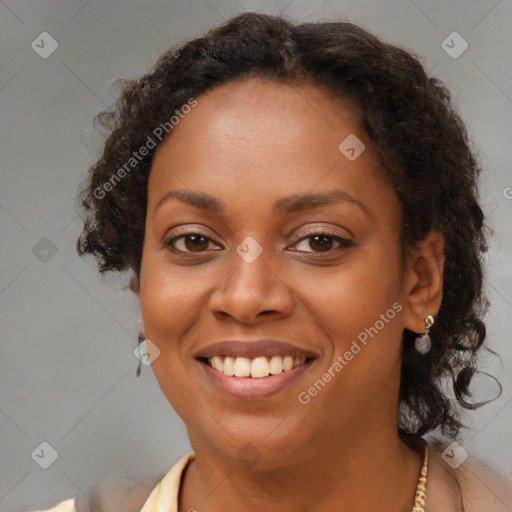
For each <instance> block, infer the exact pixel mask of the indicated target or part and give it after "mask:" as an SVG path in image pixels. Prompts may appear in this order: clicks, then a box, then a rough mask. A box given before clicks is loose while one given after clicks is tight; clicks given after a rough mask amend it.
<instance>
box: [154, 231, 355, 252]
mask: <svg viewBox="0 0 512 512" xmlns="http://www.w3.org/2000/svg"><path fill="white" fill-rule="evenodd" d="M191 235H200V236H202V237H204V238H205V239H206V240H209V241H211V242H213V240H212V239H211V238H210V237H209V236H208V234H207V233H205V232H204V231H201V230H200V229H197V230H195V231H186V232H183V233H181V234H179V235H176V236H173V237H172V238H169V239H168V240H166V241H165V242H164V243H163V245H164V246H165V247H168V248H170V249H172V250H174V251H177V252H179V253H180V254H186V255H190V256H194V255H199V254H201V253H204V252H205V251H200V252H191V251H182V250H180V249H176V248H175V247H173V246H172V245H173V243H174V242H176V241H177V240H179V239H181V238H185V237H187V236H191ZM314 236H324V237H325V238H332V239H333V240H335V241H336V242H338V243H339V244H340V246H339V247H337V248H334V249H329V250H328V251H326V252H323V253H322V252H314V251H296V252H305V253H307V254H314V255H315V256H318V257H320V258H321V257H326V256H331V255H332V253H333V252H335V251H336V250H338V249H342V248H348V247H353V246H354V245H355V244H354V242H352V241H351V240H348V239H346V238H343V237H341V236H339V235H336V234H335V233H333V232H331V231H329V230H328V229H324V230H314V229H311V230H309V231H307V232H306V233H302V234H301V235H300V236H296V237H295V240H294V242H293V243H294V244H297V243H298V242H301V241H303V240H306V239H308V238H313V237H314Z"/></svg>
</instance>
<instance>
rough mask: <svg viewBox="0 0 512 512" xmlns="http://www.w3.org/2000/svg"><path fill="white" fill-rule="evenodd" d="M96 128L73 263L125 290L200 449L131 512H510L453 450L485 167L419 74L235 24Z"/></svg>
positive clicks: (354, 45) (305, 30) (505, 495)
mask: <svg viewBox="0 0 512 512" xmlns="http://www.w3.org/2000/svg"><path fill="white" fill-rule="evenodd" d="M99 120H100V121H101V122H102V123H103V126H105V127H107V128H108V129H109V130H110V135H109V138H108V139H107V141H106V143H105V147H104V151H103V155H102V156H101V158H100V159H99V160H98V161H97V162H96V163H95V164H94V165H93V166H92V167H91V169H90V175H89V180H88V181H87V182H86V184H85V185H84V188H83V189H82V193H81V199H82V204H83V206H84V208H85V219H84V230H83V232H82V234H81V237H80V239H79V240H78V251H79V253H80V254H81V255H83V254H86V253H90V254H93V255H95V256H96V257H97V259H98V263H99V268H100V270H101V272H107V271H114V270H116V271H123V270H130V271H131V272H132V274H133V280H132V285H131V288H132V290H133V291H134V292H135V293H136V294H137V295H138V297H139V299H140V306H141V314H142V321H143V326H144V334H143V335H142V336H141V340H143V339H145V345H146V347H147V351H148V356H149V359H150V360H151V365H152V369H153V372H154V374H155V376H156V379H157V381H158V383H159V385H160V387H161V389H162V391H163V393H164V395H165V396H166V397H167V399H168V401H169V403H170V404H171V405H172V407H173V408H174V409H175V411H176V412H177V413H178V414H179V415H180V417H181V418H182V419H183V421H184V422H185V424H186V426H187V431H188V435H189V438H190V442H191V445H192V447H193V450H194V451H193V453H192V454H189V455H187V456H186V457H184V458H183V459H181V460H180V461H178V462H177V463H176V464H175V465H174V466H173V467H172V468H171V470H170V471H169V473H168V474H167V475H166V476H165V477H164V478H163V479H162V480H161V481H160V482H158V483H157V485H156V487H154V488H153V489H152V491H151V493H150V495H146V496H145V498H144V501H141V502H142V503H144V506H143V507H142V511H141V512H149V511H153V510H165V511H180V512H183V511H194V510H197V511H199V512H203V511H221V510H222V511H224V510H227V511H231V510H246V511H256V510H257V511H261V510H265V511H270V512H272V511H274V510H276V511H277V510H279V511H290V512H291V511H299V510H307V511H308V512H316V511H319V510H343V511H351V512H354V511H355V512H357V511H368V510H378V511H404V512H405V511H411V510H412V511H426V512H441V511H461V510H465V511H466V512H469V511H477V510H478V511H480V510H483V508H484V507H485V509H486V510H496V511H501V510H503V511H505V510H510V507H511V506H512V499H511V486H510V482H508V481H507V480H506V479H505V478H504V477H500V476H499V475H497V474H496V473H494V472H493V471H492V470H491V469H489V468H487V467H486V466H484V465H483V464H482V463H480V462H478V461H475V460H474V459H473V458H472V457H471V456H470V457H467V455H468V454H467V452H466V451H465V450H464V448H463V446H461V445H460V444H459V443H457V440H459V441H460V437H461V429H462V428H463V427H464V425H463V423H462V419H461V413H462V410H463V409H464V408H475V407H477V406H478V405H480V404H472V403H471V401H470V400H469V396H470V394H469V386H470V383H471V378H472V376H473V374H474V373H475V371H476V357H477V355H478V354H480V352H481V351H482V350H483V349H484V347H485V344H484V341H485V335H486V333H485V324H484V323H483V320H482V319H483V316H484V314H485V310H486V306H487V301H486V298H485V297H484V295H483V293H482V282H483V269H482V259H481V257H482V253H483V252H485V250H486V231H485V230H486V226H485V224H484V218H483V213H482V210H481V208H480V206H479V204H478V200H477V195H478V194H477V181H478V175H479V171H480V167H479V163H478V161H477V159H476V156H475V155H474V154H473V153H472V151H471V150H470V147H469V142H468V138H467V134H466V130H465V127H464V124H463V122H462V120H461V119H460V117H459V116H458V114H457V113H456V111H455V110H454V109H453V107H452V106H451V104H450V98H449V93H448V91H447V89H446V88H445V87H444V86H443V85H442V84H441V83H440V82H439V81H438V80H436V79H435V78H431V77H428V76H427V75H426V73H425V71H424V69H423V67H422V66H421V64H420V63H419V62H418V60H417V59H416V58H415V57H414V56H412V55H411V54H410V53H408V52H406V51H405V50H403V49H400V48H398V47H396V46H393V45H390V44H387V43H385V42H383V41H380V40H379V39H377V38H376V37H375V36H373V35H371V34H369V33H368V32H366V31H364V30H363V29H361V28H359V27H357V26H355V25H352V24H350V23H306V24H300V25H294V24H292V23H290V22H288V21H285V20H284V19H282V18H279V17H274V16H268V15H262V14H253V13H246V14H243V15H240V16H237V17H236V18H233V19H232V20H230V21H229V22H227V23H225V24H224V25H222V26H221V27H219V28H217V29H215V30H212V31H211V32H209V33H208V34H207V35H206V36H204V37H202V38H199V39H195V40H192V41H190V42H188V43H187V44H185V45H184V46H182V47H180V48H178V49H173V50H170V51H169V52H167V53H166V54H165V55H163V56H162V57H161V58H160V60H159V61H158V62H157V64H156V67H155V69H154V70H153V71H152V72H150V73H148V74H147V75H145V76H143V77H142V78H140V79H138V80H132V81H128V83H127V84H126V87H125V89H124V91H123V93H122V95H121V97H120V98H119V100H118V102H117V104H116V108H115V109H114V110H113V111H111V112H105V113H102V114H100V115H99ZM444 382H447V383H448V384H449V385H450V386H451V388H452V389H453V393H454V397H455V398H454V399H450V397H449V394H448V393H447V392H446V391H445V387H443V386H444V384H443V383H444ZM428 434H437V439H438V440H437V441H435V440H432V439H430V440H426V439H424V438H425V436H427V435H428ZM434 439H436V438H434ZM122 503H123V501H122V498H120V501H119V502H118V509H121V508H122V509H123V510H128V509H129V508H128V506H127V505H126V504H124V505H121V504H122ZM71 506H72V504H71ZM71 510H73V508H71ZM133 510H135V508H133ZM136 510H137V511H138V510H140V507H137V509H136Z"/></svg>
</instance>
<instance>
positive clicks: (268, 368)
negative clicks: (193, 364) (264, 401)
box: [197, 354, 316, 379]
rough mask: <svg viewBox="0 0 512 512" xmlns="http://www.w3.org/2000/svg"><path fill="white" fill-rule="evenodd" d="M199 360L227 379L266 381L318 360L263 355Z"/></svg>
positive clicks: (219, 356)
mask: <svg viewBox="0 0 512 512" xmlns="http://www.w3.org/2000/svg"><path fill="white" fill-rule="evenodd" d="M197 359H198V361H200V362H201V363H203V364H205V365H207V366H209V367H210V368H212V369H213V370H215V371H216V372H218V373H220V374H222V375H224V376H226V377H235V378H241V379H264V378H266V377H270V376H274V375H280V374H282V373H283V372H289V371H291V370H294V369H296V368H299V367H301V366H306V365H308V364H309V363H310V362H312V361H313V360H314V359H316V358H315V357H306V356H301V357H293V356H291V355H287V356H280V355H274V356H268V355H263V354H262V355H258V356H256V357H244V356H221V355H215V356H213V357H199V358H197Z"/></svg>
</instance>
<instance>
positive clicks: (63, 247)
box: [0, 0, 512, 512]
mask: <svg viewBox="0 0 512 512" xmlns="http://www.w3.org/2000/svg"><path fill="white" fill-rule="evenodd" d="M244 10H255V11H260V12H267V13H275V14H277V13H280V12H282V13H283V15H285V16H287V17H288V18H290V19H292V20H295V21H305V20H311V21H313V20H336V19H338V20H339V19H348V20H349V21H352V22H355V23H358V24H360V25H362V26H363V27H365V28H367V29H368V30H370V31H373V32H375V33H376V34H377V35H379V36H381V37H383V38H385V39H387V40H388V41H391V42H395V43H398V44H400V45H402V46H404V47H406V48H407V49H410V50H412V51H414V52H416V53H417V54H419V55H420V56H421V59H422V62H423V64H424V65H425V67H426V68H427V69H428V70H430V72H431V73H432V74H433V75H435V76H438V77H439V78H441V79H443V80H445V82H446V84H447V85H448V87H449V89H450V91H451V92H452V93H453V98H454V102H455V104H456V105H457V107H458V108H459V109H460V112H461V114H462V116H463V118H464V119H465V121H466V123H467V127H468V132H469V135H470V137H471V139H472V140H473V141H474V144H475V148H476V149H477V151H478V152H479V155H480V158H481V161H482V164H483V167H484V176H483V183H482V188H481V191H482V192H481V199H482V204H483V207H484V209H485V212H486V213H487V215H488V216H489V220H490V222H491V224H492V225H493V226H494V228H495V237H494V239H493V240H492V242H491V250H490V252H489V255H488V256H487V263H488V275H487V279H486V290H487V292H488V295H489V297H490V300H491V302H492V308H491V310H490V312H489V315H488V317H487V326H488V337H489V343H490V345H491V346H492V347H493V348H494V349H495V350H496V351H498V352H499V353H500V354H501V361H499V360H497V359H488V360H487V362H486V363H485V365H484V369H486V370H487V371H488V372H489V373H492V374H493V375H495V376H496V377H498V378H499V379H500V380H501V382H502V384H503V387H504V391H503V394H502V396H501V397H500V398H499V399H498V400H496V401H495V402H493V403H491V404H488V405H486V406H484V407H482V408H481V409H479V410H478V411H477V412H474V413H469V414H468V415H467V416H466V422H467V424H468V425H470V426H471V430H469V431H468V432H467V434H466V436H465V440H464V442H463V443H462V445H463V447H464V449H466V450H467V451H468V452H471V453H473V454H475V455H477V456H478V457H480V458H481V459H483V460H484V461H486V462H490V463H491V464H493V465H494V466H495V467H497V468H498V469H500V470H502V471H506V472H510V471H511V470H512V433H511V430H512V429H511V428H510V426H511V425H512V403H511V401H512V378H511V371H510V370H511V366H512V351H511V346H512V345H511V334H510V333H511V332H512V271H511V265H510V262H511V261H512V237H511V236H510V235H511V228H510V219H511V217H512V216H511V213H512V174H511V170H510V164H511V151H510V148H511V141H512V126H511V113H512V80H511V71H510V50H511V41H512V32H511V31H510V27H511V26H512V2H511V1H510V0H500V1H497V0H481V1H462V0H460V1H444V0H438V1H427V0H414V1H413V0H397V1H389V0H386V1H383V0H381V1H371V0H350V1H334V0H317V1H314V0H292V1H290V0H284V1H273V2H271V1H266V0H262V1H249V0H245V1H242V0H240V1H236V0H208V1H207V0H181V1H179V0H150V1H144V2H142V1H139V2H136V1H134V0H115V1H111V0H103V1H101V0H71V1H65V2H64V1H56V0H53V1H50V0H0V45H1V52H0V118H1V128H0V133H1V137H0V162H1V171H0V172H1V186H0V229H1V260H0V261H1V267H0V308H1V318H0V333H1V337H2V339H1V343H0V433H1V438H0V510H1V511H2V512H20V511H28V510H34V509H38V508H44V507H50V506H54V505H55V504H56V503H57V502H58V501H60V500H63V499H65V498H68V497H71V496H76V497H78V506H79V507H83V509H84V510H87V509H88V507H89V506H91V505H90V502H89V498H90V495H89V494H90V489H91V488H93V486H94V485H95V484H96V483H97V482H99V481H102V480H103V479H104V478H105V477H106V476H107V475H111V476H112V475H114V476H115V475H126V474H129V475H133V476H134V478H142V477H146V476H148V475H149V476H150V477H153V478H154V477H155V476H158V475H161V474H163V473H164V472H166V471H167V470H168V469H169V468H170V467H171V465H172V464H173V463H174V462H176V461H177V460H178V458H179V457H181V456H182V455H184V454H186V453H187V452H189V451H190V450H191V448H190V445H189V443H188V438H187V435H186V430H185V427H184V424H183V422H182V421H181V419H180V418H179V417H178V416H177V415H176V414H175V413H174V411H173V410H172V408H171V406H170V405H169V403H168V402H167V400H166V399H165V397H164V396H163V394H162V392H161V390H160V388H159V386H158V384H157V382H156V380H155V378H154V376H153V374H152V371H151V368H150V367H145V366H143V368H142V376H141V377H140V378H139V379H137V378H136V377H135V369H136V366H137V363H138V360H137V359H136V358H135V356H134V354H133V350H134V349H135V347H136V346H137V319H138V304H137V301H136V300H135V296H134V295H133V294H132V293H131V292H130V291H128V290H125V289H123V286H124V285H125V284H126V276H124V279H123V276H120V277H117V278H116V277H115V276H112V277H111V278H109V279H107V280H104V281H102V280H101V278H99V277H98V274H97V270H96V267H95V262H94V261H93V260H92V259H90V258H85V259H84V258H83V259H80V258H79V257H78V256H77V254H76V252H75V242H76V239H77V237H78V235H79V233H80V230H81V225H80V220H79V218H78V217H77V211H76V209H75V202H74V200H75V192H76V189H77V186H78V184H79V182H80V181H81V180H82V179H83V177H84V176H85V172H86V170H87V168H88V166H90V165H91V164H92V163H93V162H94V161H95V159H96V157H97V156H98V151H99V147H100V143H101V138H100V137H99V136H98V135H96V134H95V133H94V131H93V129H92V118H93V116H94V115H95V114H96V113H97V112H99V111H100V110H103V109H105V108H106V107H107V106H109V105H110V104H111V103H112V101H113V100H114V98H115V94H116V90H115V88H113V87H112V84H113V82H114V81H115V80H116V79H118V78H129V77H134V76H138V75H140V74H142V73H145V72H146V71H147V70H148V69H150V68H151V66H152V64H153V63H154V62H155V60H156V58H157V57H158V56H159V55H160V54H161V53H162V52H163V51H165V50H166V49H167V48H168V47H169V46H171V45H175V44H178V43H182V42H184V41H185V40H186V39H189V38H192V37H195V36H199V35H201V34H202V33H204V32H205V31H206V30H207V29H209V28H211V27H213V26H215V25H218V24H219V23H221V22H223V21H224V20H226V19H228V18H230V17H231V16H234V15H235V14H238V13H240V12H242V11H244ZM42 32H47V33H48V34H49V35H50V36H51V38H52V39H53V40H55V41H56V43H53V41H52V39H50V38H49V36H47V35H43V36H40V34H41V33H42ZM453 32H457V33H458V34H459V35H460V36H458V35H455V36H454V35H453ZM42 38H43V39H44V42H43V43H41V39H42ZM447 38H448V39H447ZM454 38H455V39H454ZM33 41H34V46H32V43H33ZM443 41H447V42H446V43H443ZM464 41H466V42H467V45H468V47H467V49H466V50H465V51H463V52H462V53H461V54H460V55H457V54H458V53H460V52H461V51H462V49H463V48H464V46H465V43H464ZM52 44H54V45H55V44H58V47H57V49H56V50H55V51H54V52H53V53H52V54H51V55H49V56H46V55H45V54H44V52H49V51H51V50H52ZM37 45H38V46H37ZM447 46H448V47H447ZM449 47H452V48H451V50H449ZM450 52H451V55H450V54H449V53H450ZM41 54H42V55H41ZM43 56H44V57H46V58H43ZM475 382H476V383H475V387H474V389H475V391H476V396H477V397H489V396H493V394H495V392H496V386H495V385H494V384H493V383H492V382H490V381H489V379H484V378H481V379H480V378H479V379H477V380H476V381H475ZM41 443H48V444H43V445H41ZM38 454H39V457H38ZM55 456H56V458H55ZM53 458H55V460H54V461H52V459H53ZM47 464H50V465H49V467H48V468H47V469H44V468H43V467H41V465H43V466H44V465H47Z"/></svg>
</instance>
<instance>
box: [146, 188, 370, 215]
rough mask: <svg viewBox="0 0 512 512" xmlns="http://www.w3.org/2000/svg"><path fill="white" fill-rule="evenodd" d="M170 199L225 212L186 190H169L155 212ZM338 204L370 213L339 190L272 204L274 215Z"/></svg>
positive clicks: (201, 195)
mask: <svg viewBox="0 0 512 512" xmlns="http://www.w3.org/2000/svg"><path fill="white" fill-rule="evenodd" d="M171 199H177V200H178V201H181V202H182V203H185V204H188V205H190V206H193V207H195V208H199V209H201V210H205V211H209V212H211V213H215V214H219V215H220V214H222V213H224V212H225V207H224V205H223V203H222V202H221V201H219V200H218V199H216V198H215V197H213V196H211V195H209V194H205V193H203V192H192V191H188V190H171V191H170V192H167V194H165V196H163V197H162V198H161V199H160V200H159V201H158V203H157V204H156V206H155V210H157V209H158V208H159V207H160V206H161V205H162V204H164V203H166V202H168V201H170V200H171ZM339 202H347V203H350V204H354V205H357V206H359V207H360V208H361V209H362V210H364V212H365V213H367V214H369V213H370V212H369V210H368V208H367V207H366V205H365V204H364V203H362V202H361V201H359V199H356V198H355V197H353V196H351V195H350V194H348V193H347V192H345V191H344V190H339V189H335V190H331V191H328V192H307V193H305V194H293V195H291V196H288V197H282V198H281V199H278V200H277V201H276V202H275V203H274V208H273V210H274V213H276V214H289V213H292V212H298V211H303V210H308V209H312V208H320V207H322V206H329V205H331V204H335V203H339Z"/></svg>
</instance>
